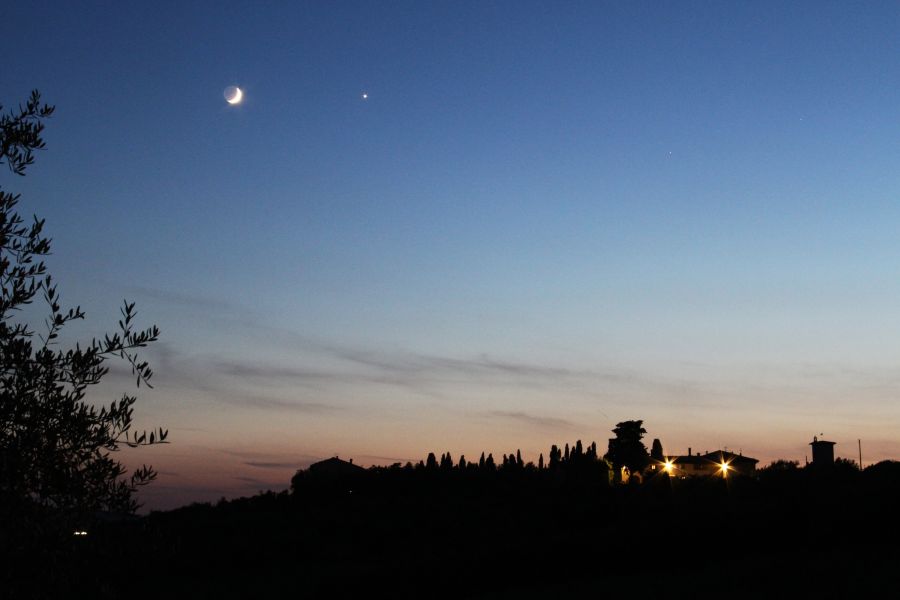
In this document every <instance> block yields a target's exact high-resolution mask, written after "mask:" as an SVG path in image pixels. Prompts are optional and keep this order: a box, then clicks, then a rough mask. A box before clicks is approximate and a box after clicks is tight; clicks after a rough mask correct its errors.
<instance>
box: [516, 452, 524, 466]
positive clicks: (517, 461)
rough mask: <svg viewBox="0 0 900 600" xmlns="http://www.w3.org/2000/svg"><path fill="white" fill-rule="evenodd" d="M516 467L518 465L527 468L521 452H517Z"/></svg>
mask: <svg viewBox="0 0 900 600" xmlns="http://www.w3.org/2000/svg"><path fill="white" fill-rule="evenodd" d="M516 465H518V466H520V467H524V466H525V462H524V461H523V460H522V451H521V450H516Z"/></svg>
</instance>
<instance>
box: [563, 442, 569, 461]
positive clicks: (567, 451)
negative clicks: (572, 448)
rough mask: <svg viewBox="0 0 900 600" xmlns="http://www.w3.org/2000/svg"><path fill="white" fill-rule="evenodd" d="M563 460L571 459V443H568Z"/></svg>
mask: <svg viewBox="0 0 900 600" xmlns="http://www.w3.org/2000/svg"><path fill="white" fill-rule="evenodd" d="M563 460H564V461H566V462H568V461H569V444H566V453H565V454H564V455H563Z"/></svg>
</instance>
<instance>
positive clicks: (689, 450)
mask: <svg viewBox="0 0 900 600" xmlns="http://www.w3.org/2000/svg"><path fill="white" fill-rule="evenodd" d="M690 455H691V449H690V448H688V456H690Z"/></svg>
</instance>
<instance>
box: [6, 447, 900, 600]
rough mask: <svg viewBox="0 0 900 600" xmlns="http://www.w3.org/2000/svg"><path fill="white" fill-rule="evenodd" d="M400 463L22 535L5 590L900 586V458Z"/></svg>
mask: <svg viewBox="0 0 900 600" xmlns="http://www.w3.org/2000/svg"><path fill="white" fill-rule="evenodd" d="M388 475H389V474H388ZM388 475H384V474H382V476H380V477H378V478H372V477H370V478H365V477H364V478H361V479H359V480H357V481H353V482H350V483H352V484H353V487H354V489H352V491H351V489H350V488H349V487H348V486H347V485H346V484H347V482H329V484H328V485H319V486H317V485H314V484H309V485H305V486H301V489H298V491H297V493H296V494H294V495H290V494H288V493H283V494H274V493H269V494H263V495H260V496H256V497H253V498H248V499H243V500H237V501H232V502H223V503H220V504H219V505H216V506H210V505H194V506H190V507H186V508H183V509H179V510H176V511H171V512H166V513H154V514H152V515H150V516H148V517H145V518H140V519H137V520H133V521H121V522H106V523H103V522H96V523H93V524H91V529H90V531H89V535H87V536H83V537H82V536H77V537H76V536H67V537H65V538H55V539H57V542H51V541H49V540H51V539H54V538H51V537H47V538H45V542H44V543H43V544H42V547H40V548H33V547H32V548H26V547H23V546H21V545H20V547H19V548H18V550H17V551H16V552H15V553H12V554H10V553H7V554H8V555H7V556H6V560H5V569H6V571H7V572H6V577H7V578H8V583H7V585H6V586H5V588H4V590H5V592H0V597H4V598H6V597H9V598H19V597H23V598H24V597H47V598H80V597H85V598H116V599H122V598H142V597H169V598H180V597H185V598H265V597H288V598H329V597H353V598H376V597H379V598H380V597H384V598H434V597H444V598H510V599H512V598H562V597H575V596H578V597H585V598H586V597H601V598H602V597H612V596H622V595H628V596H633V597H660V598H662V597H723V598H725V597H740V598H758V597H760V596H763V595H766V596H772V597H812V596H816V597H822V598H839V597H844V598H858V597H884V596H887V597H893V596H896V595H897V594H900V568H898V565H900V549H898V543H897V542H898V539H900V538H898V533H900V519H898V509H900V468H898V464H896V463H883V464H882V465H879V466H876V467H870V468H869V469H867V470H866V471H865V472H863V473H860V472H859V471H852V472H851V471H846V472H843V473H838V472H833V473H825V474H817V473H813V472H810V471H808V470H803V469H797V470H795V471H790V472H779V473H767V474H764V475H763V476H761V477H758V478H746V479H744V478H730V479H728V480H723V479H722V478H716V479H697V480H671V481H670V480H669V479H668V478H667V477H665V476H661V477H657V478H656V479H654V480H650V481H647V482H645V483H644V484H642V485H624V486H609V485H607V484H606V483H605V482H603V483H598V482H596V481H591V480H586V481H585V480H580V481H579V480H574V481H573V480H571V479H566V478H559V477H553V476H552V475H540V474H538V475H533V476H524V475H520V476H514V475H508V476H504V475H503V474H502V473H500V474H498V475H496V476H493V477H491V478H478V479H472V478H463V477H457V476H453V475H452V474H450V475H442V474H440V473H433V474H429V473H420V474H418V475H415V476H409V477H402V476H400V475H397V476H395V477H393V478H391V477H389V476H388ZM307 483H308V482H307ZM60 539H62V541H59V540H60Z"/></svg>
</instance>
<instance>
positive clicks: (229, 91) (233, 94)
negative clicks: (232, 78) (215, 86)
mask: <svg viewBox="0 0 900 600" xmlns="http://www.w3.org/2000/svg"><path fill="white" fill-rule="evenodd" d="M224 96H225V102H227V103H228V104H240V102H241V100H243V98H244V92H242V91H241V88H239V87H237V86H236V85H230V86H228V87H227V88H225V94H224Z"/></svg>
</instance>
